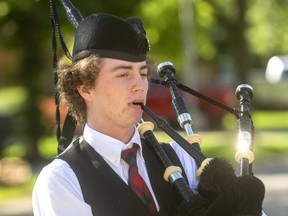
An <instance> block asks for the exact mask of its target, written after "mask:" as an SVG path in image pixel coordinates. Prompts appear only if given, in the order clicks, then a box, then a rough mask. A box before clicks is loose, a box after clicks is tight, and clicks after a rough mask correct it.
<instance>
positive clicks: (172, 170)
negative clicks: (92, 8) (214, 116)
mask: <svg viewBox="0 0 288 216" xmlns="http://www.w3.org/2000/svg"><path fill="white" fill-rule="evenodd" d="M60 2H61V4H62V6H63V7H64V9H65V11H66V15H67V18H68V20H69V21H70V23H71V24H72V26H73V27H74V28H75V29H77V27H78V25H79V23H80V22H81V21H82V20H83V17H82V15H81V13H80V12H79V11H78V10H77V9H76V8H75V7H74V6H73V4H72V3H71V2H70V1H69V0H61V1H60ZM50 11H51V25H52V48H53V66H54V83H55V85H56V84H57V79H58V77H57V69H56V68H57V55H56V49H57V45H56V44H57V42H56V41H57V36H58V40H59V42H60V46H61V48H62V50H63V52H64V54H65V55H66V57H67V58H68V59H70V60H71V59H72V57H71V55H70V53H69V51H68V49H67V47H66V45H65V42H64V40H63V37H62V35H61V32H60V26H59V20H58V14H57V10H56V3H55V0H50ZM175 72H176V71H175V68H174V66H173V64H172V63H171V62H163V63H161V64H159V65H158V68H157V73H158V75H159V77H161V78H162V80H155V79H151V82H152V83H155V84H161V85H164V86H166V87H167V88H168V89H169V91H170V93H171V96H172V105H173V108H174V111H175V113H176V116H177V120H178V122H179V125H180V126H181V128H183V129H184V130H185V132H186V134H187V138H186V139H184V138H183V137H182V136H181V135H179V134H178V133H177V132H176V131H175V130H174V129H173V128H172V127H171V126H170V125H169V123H168V122H167V121H166V120H164V119H161V118H159V117H157V116H156V115H155V114H154V113H153V112H152V111H151V110H150V109H149V108H148V107H146V106H145V105H143V104H138V105H139V106H141V108H142V110H143V111H144V112H145V113H146V114H147V115H148V116H150V117H151V118H152V119H153V120H154V121H155V123H156V124H157V126H158V127H159V128H160V129H161V130H163V131H164V132H165V133H167V134H168V135H169V136H170V137H171V138H172V139H173V140H174V141H175V142H177V143H178V144H179V145H180V146H181V147H182V148H183V149H184V150H185V151H186V152H187V153H188V154H189V155H190V156H191V157H193V159H194V160H195V161H196V163H197V165H198V167H199V170H198V172H197V176H198V177H199V188H198V189H197V190H193V189H191V188H190V187H189V186H188V184H187V181H186V179H185V178H184V177H183V175H182V170H181V168H180V167H177V166H174V165H173V161H171V159H170V158H169V157H168V156H167V154H166V152H165V151H164V149H163V147H162V145H164V144H160V143H159V142H158V140H157V139H156V137H155V136H154V134H153V132H152V131H153V129H154V125H153V123H151V122H144V121H143V120H141V122H139V124H138V126H137V129H138V130H139V133H140V135H141V136H142V137H143V138H144V139H145V140H146V141H147V142H145V143H147V144H148V145H149V147H150V148H151V149H152V150H153V152H154V153H155V155H156V156H157V157H158V159H159V161H160V163H161V164H162V166H163V168H164V169H165V172H164V175H163V177H164V179H165V180H166V181H167V182H169V183H170V185H171V186H172V187H173V188H175V189H176V191H178V192H179V194H180V195H181V197H182V198H183V202H182V204H181V205H180V206H178V207H177V208H176V210H175V215H179V216H180V215H183V216H184V215H191V216H194V215H195V216H208V215H211V216H212V215H214V216H215V215H216V216H217V215H221V216H234V215H235V216H236V215H237V216H238V215H239V216H240V215H242V216H244V215H245V216H249V215H250V216H252V215H254V216H258V215H262V202H263V199H264V191H265V189H264V185H263V183H262V182H261V181H260V180H259V179H257V178H256V177H254V176H253V171H252V164H253V160H254V154H253V138H254V126H253V121H252V118H251V115H250V105H251V99H252V97H253V89H252V87H251V86H249V85H247V84H243V85H239V86H238V87H237V89H236V93H235V94H236V97H237V99H238V100H239V105H238V107H237V108H233V109H232V108H230V107H228V106H226V105H224V104H222V103H220V102H218V101H215V100H213V99H211V98H209V97H207V96H205V95H203V94H201V93H199V92H197V91H195V90H193V89H190V88H189V87H187V86H184V85H182V84H181V83H179V82H178V80H177V79H176V77H175ZM178 89H181V90H183V91H185V92H187V93H189V94H191V95H194V96H196V97H198V98H200V99H202V100H205V101H207V102H209V103H211V104H213V105H216V106H218V107H219V108H222V109H224V110H225V111H227V112H230V113H232V114H233V115H234V116H235V117H236V120H237V124H238V144H239V149H238V151H237V152H236V154H235V160H236V161H237V162H238V163H239V164H240V176H236V174H235V171H234V169H233V167H232V165H231V164H230V163H229V162H228V161H227V160H225V159H223V158H207V157H206V156H205V155H204V154H203V153H202V152H201V148H200V144H201V141H202V139H201V136H200V135H198V134H194V132H193V129H192V118H191V115H190V114H189V112H188V108H187V105H186V103H185V100H184V98H183V97H182V96H181V94H180V93H179V90H178ZM55 103H56V120H57V140H58V153H61V152H63V151H64V150H65V149H66V148H67V146H68V145H69V144H70V143H71V141H72V139H73V135H74V131H75V128H76V122H75V121H74V120H73V118H72V117H71V116H70V115H69V113H68V114H67V116H66V119H65V122H64V125H63V129H62V131H61V128H60V109H59V98H58V94H57V92H56V93H55Z"/></svg>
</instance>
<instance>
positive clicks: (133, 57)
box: [72, 13, 149, 62]
mask: <svg viewBox="0 0 288 216" xmlns="http://www.w3.org/2000/svg"><path fill="white" fill-rule="evenodd" d="M148 51H149V42H148V39H147V37H146V32H145V30H144V28H143V26H142V22H141V20H140V19H139V18H137V17H131V18H128V19H127V20H123V19H121V18H119V17H116V16H113V15H109V14H103V13H99V14H92V15H90V16H88V17H87V18H85V19H84V20H83V21H82V22H81V23H80V25H79V26H78V28H77V29H76V34H75V41H74V47H73V56H72V61H73V62H75V61H78V60H80V59H83V58H85V57H88V56H90V55H91V54H97V55H99V56H100V57H104V58H114V59H120V60H125V61H132V62H140V61H145V60H146V54H147V52H148Z"/></svg>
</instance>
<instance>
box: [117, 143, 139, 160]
mask: <svg viewBox="0 0 288 216" xmlns="http://www.w3.org/2000/svg"><path fill="white" fill-rule="evenodd" d="M138 148H139V146H138V145H137V144H135V143H134V144H133V147H132V148H129V149H126V150H124V151H122V153H121V157H122V159H123V160H125V161H126V163H128V164H129V165H136V155H137V150H138Z"/></svg>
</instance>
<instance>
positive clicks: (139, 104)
mask: <svg viewBox="0 0 288 216" xmlns="http://www.w3.org/2000/svg"><path fill="white" fill-rule="evenodd" d="M131 104H132V105H133V106H137V107H139V108H142V106H144V105H143V102H142V101H134V102H132V103H131Z"/></svg>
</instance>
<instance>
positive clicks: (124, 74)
mask: <svg viewBox="0 0 288 216" xmlns="http://www.w3.org/2000/svg"><path fill="white" fill-rule="evenodd" d="M127 76H128V74H127V73H123V74H119V75H118V76H117V77H127Z"/></svg>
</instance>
